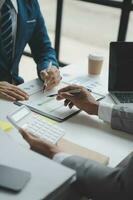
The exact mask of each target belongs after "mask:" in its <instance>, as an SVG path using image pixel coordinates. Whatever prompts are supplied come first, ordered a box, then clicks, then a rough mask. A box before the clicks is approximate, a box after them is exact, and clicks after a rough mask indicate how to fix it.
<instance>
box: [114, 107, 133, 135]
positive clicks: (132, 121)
mask: <svg viewBox="0 0 133 200" xmlns="http://www.w3.org/2000/svg"><path fill="white" fill-rule="evenodd" d="M111 127H112V128H113V129H118V130H122V131H125V132H128V133H131V134H133V105H132V104H128V105H125V104H124V106H123V105H115V106H114V108H113V110H112V117H111Z"/></svg>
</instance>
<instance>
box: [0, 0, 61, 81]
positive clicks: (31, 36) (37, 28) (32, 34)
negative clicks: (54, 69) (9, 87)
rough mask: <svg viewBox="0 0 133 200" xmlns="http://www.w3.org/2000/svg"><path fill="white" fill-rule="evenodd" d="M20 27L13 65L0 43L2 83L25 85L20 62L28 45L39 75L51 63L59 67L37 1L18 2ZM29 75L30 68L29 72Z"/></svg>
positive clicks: (18, 26) (18, 28)
mask: <svg viewBox="0 0 133 200" xmlns="http://www.w3.org/2000/svg"><path fill="white" fill-rule="evenodd" d="M17 2H18V25H17V38H16V48H15V56H14V59H13V61H12V63H8V61H7V57H6V55H5V54H4V52H3V49H2V45H1V42H0V81H8V82H10V83H11V82H12V79H13V80H14V81H15V82H16V84H20V83H23V79H22V78H21V77H19V75H18V73H19V62H20V59H21V56H22V54H23V51H24V48H25V46H26V44H27V43H28V44H29V46H30V48H31V52H32V55H33V58H34V60H35V62H36V64H37V71H38V73H39V72H40V70H42V69H45V68H47V67H48V64H49V62H50V61H52V64H53V65H55V66H58V63H57V60H56V55H55V51H54V49H53V48H52V47H51V42H50V40H49V37H48V34H47V30H46V26H45V22H44V19H43V17H42V14H41V12H40V7H39V4H38V2H37V0H29V1H28V0H17ZM26 73H28V66H27V72H26Z"/></svg>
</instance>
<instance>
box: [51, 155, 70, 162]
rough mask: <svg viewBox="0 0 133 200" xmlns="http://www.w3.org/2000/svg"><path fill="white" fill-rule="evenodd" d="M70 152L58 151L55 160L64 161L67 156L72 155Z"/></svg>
mask: <svg viewBox="0 0 133 200" xmlns="http://www.w3.org/2000/svg"><path fill="white" fill-rule="evenodd" d="M70 156H71V155H70V154H67V153H57V154H55V155H54V157H53V160H54V161H56V162H58V163H62V162H63V161H64V160H65V159H66V158H68V157H70Z"/></svg>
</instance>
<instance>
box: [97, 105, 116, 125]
mask: <svg viewBox="0 0 133 200" xmlns="http://www.w3.org/2000/svg"><path fill="white" fill-rule="evenodd" d="M113 106H114V105H113V104H108V103H105V102H100V104H99V109H98V116H99V118H100V119H102V120H103V121H105V122H109V123H110V122H111V116H112V110H113Z"/></svg>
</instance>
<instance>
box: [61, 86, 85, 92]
mask: <svg viewBox="0 0 133 200" xmlns="http://www.w3.org/2000/svg"><path fill="white" fill-rule="evenodd" d="M80 88H81V87H80V86H78V85H69V86H67V87H64V88H62V89H60V90H59V91H58V93H59V94H60V93H62V92H67V91H68V90H74V89H80Z"/></svg>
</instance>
